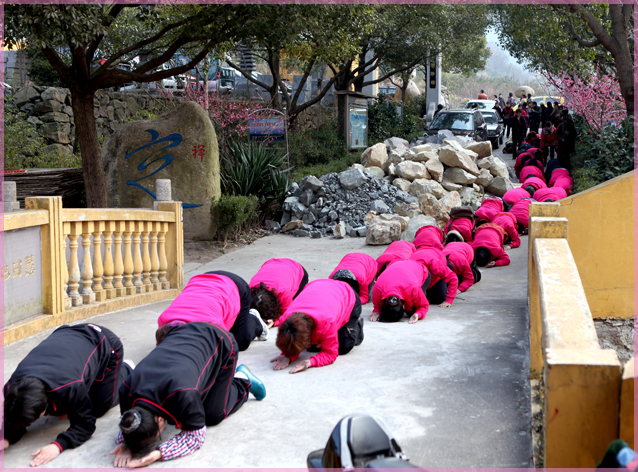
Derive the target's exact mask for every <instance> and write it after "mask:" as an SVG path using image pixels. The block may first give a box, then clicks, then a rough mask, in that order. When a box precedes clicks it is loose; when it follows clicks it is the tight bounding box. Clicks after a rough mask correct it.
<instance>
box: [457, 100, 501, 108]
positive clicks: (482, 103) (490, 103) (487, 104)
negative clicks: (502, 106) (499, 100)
mask: <svg viewBox="0 0 638 472" xmlns="http://www.w3.org/2000/svg"><path fill="white" fill-rule="evenodd" d="M474 104H478V107H479V110H484V109H487V110H491V109H492V108H494V100H470V101H469V102H467V103H466V104H465V107H463V108H472V107H473V106H474Z"/></svg>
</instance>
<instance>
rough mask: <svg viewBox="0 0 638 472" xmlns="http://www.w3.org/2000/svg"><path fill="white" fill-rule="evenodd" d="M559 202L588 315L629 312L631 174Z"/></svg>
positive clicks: (617, 315) (631, 305)
mask: <svg viewBox="0 0 638 472" xmlns="http://www.w3.org/2000/svg"><path fill="white" fill-rule="evenodd" d="M560 204H561V212H560V216H562V217H564V218H567V219H568V220H569V236H568V241H569V246H570V248H571V251H572V254H573V255H574V259H575V260H576V266H577V267H578V272H579V274H580V278H581V280H582V282H583V286H584V288H585V294H586V295H587V301H588V303H589V307H590V310H591V312H592V316H593V317H594V318H599V317H607V316H609V317H614V318H630V317H632V316H634V172H629V173H627V174H624V175H622V176H620V177H616V178H615V179H613V180H610V181H608V182H605V183H603V184H600V185H597V186H596V187H593V188H590V189H589V190H586V191H584V192H581V193H577V194H575V195H572V196H571V197H568V198H565V199H563V200H561V201H560Z"/></svg>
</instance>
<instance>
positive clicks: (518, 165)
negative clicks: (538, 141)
mask: <svg viewBox="0 0 638 472" xmlns="http://www.w3.org/2000/svg"><path fill="white" fill-rule="evenodd" d="M531 158H532V155H531V154H530V153H529V152H527V151H525V152H521V153H520V154H519V155H518V157H517V158H516V162H515V163H514V172H516V177H520V175H521V170H522V169H523V167H524V166H525V163H524V162H523V160H529V159H531Z"/></svg>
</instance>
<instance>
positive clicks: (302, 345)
mask: <svg viewBox="0 0 638 472" xmlns="http://www.w3.org/2000/svg"><path fill="white" fill-rule="evenodd" d="M316 327H317V324H316V323H315V320H313V319H312V318H311V317H310V316H308V315H306V314H305V313H301V312H297V313H293V314H292V315H290V316H289V317H288V318H286V321H284V322H283V323H282V324H281V326H280V327H279V332H278V333H277V341H276V342H275V344H276V346H277V348H278V349H279V350H281V352H282V353H283V355H284V356H286V357H288V358H293V357H296V356H298V355H299V354H300V353H301V351H303V350H304V349H307V347H308V346H309V345H310V342H311V341H310V339H311V337H312V333H313V331H314V330H315V328H316Z"/></svg>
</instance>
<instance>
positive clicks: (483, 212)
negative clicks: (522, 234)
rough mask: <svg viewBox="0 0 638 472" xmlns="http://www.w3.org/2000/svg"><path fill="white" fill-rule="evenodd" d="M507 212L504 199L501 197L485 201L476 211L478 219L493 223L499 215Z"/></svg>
mask: <svg viewBox="0 0 638 472" xmlns="http://www.w3.org/2000/svg"><path fill="white" fill-rule="evenodd" d="M503 211H505V205H503V199H501V198H499V197H489V198H486V199H485V200H483V203H481V206H480V208H479V209H478V210H476V218H477V219H478V220H481V221H492V218H494V217H495V216H496V214H497V213H501V212H503Z"/></svg>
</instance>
